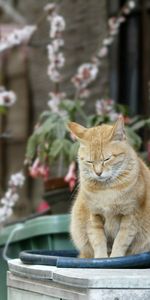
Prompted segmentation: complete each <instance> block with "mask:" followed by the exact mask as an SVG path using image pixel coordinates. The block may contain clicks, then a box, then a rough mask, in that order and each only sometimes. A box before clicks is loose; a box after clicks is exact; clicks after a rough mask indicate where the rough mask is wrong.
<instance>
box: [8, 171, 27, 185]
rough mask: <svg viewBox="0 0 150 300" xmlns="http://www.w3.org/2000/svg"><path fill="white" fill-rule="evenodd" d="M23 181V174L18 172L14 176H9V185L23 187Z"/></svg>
mask: <svg viewBox="0 0 150 300" xmlns="http://www.w3.org/2000/svg"><path fill="white" fill-rule="evenodd" d="M24 181H25V177H24V175H23V173H22V172H18V173H16V174H13V175H11V177H10V181H9V185H10V186H11V185H13V186H19V187H21V186H23V184H24Z"/></svg>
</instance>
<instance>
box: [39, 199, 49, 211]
mask: <svg viewBox="0 0 150 300" xmlns="http://www.w3.org/2000/svg"><path fill="white" fill-rule="evenodd" d="M49 208H50V206H49V204H48V202H47V201H46V200H42V201H41V202H40V203H39V205H38V207H37V209H36V211H37V212H38V213H41V212H44V211H45V210H47V209H49Z"/></svg>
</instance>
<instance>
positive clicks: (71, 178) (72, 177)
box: [64, 161, 76, 191]
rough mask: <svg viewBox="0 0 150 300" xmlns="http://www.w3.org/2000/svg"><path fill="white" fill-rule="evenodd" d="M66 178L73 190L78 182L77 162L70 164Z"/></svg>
mask: <svg viewBox="0 0 150 300" xmlns="http://www.w3.org/2000/svg"><path fill="white" fill-rule="evenodd" d="M64 180H65V181H66V182H68V183H69V187H70V190H71V191H72V190H73V188H74V187H75V184H76V164H75V162H74V161H73V162H72V163H71V164H70V165H69V169H68V172H67V174H66V176H65V178H64Z"/></svg>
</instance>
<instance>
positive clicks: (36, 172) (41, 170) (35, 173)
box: [29, 158, 50, 180]
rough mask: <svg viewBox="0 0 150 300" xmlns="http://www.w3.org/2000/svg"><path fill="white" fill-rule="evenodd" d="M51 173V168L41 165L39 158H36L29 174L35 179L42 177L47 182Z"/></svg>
mask: <svg viewBox="0 0 150 300" xmlns="http://www.w3.org/2000/svg"><path fill="white" fill-rule="evenodd" d="M49 173H50V170H49V167H48V166H47V165H45V164H41V162H40V160H39V158H36V159H35V161H34V163H33V165H32V166H31V167H29V174H30V176H31V177H33V178H37V177H42V178H43V179H44V180H47V179H48V177H49Z"/></svg>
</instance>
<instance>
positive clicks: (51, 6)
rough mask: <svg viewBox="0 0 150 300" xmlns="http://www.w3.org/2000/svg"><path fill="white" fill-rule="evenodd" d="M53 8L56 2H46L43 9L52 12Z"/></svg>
mask: <svg viewBox="0 0 150 300" xmlns="http://www.w3.org/2000/svg"><path fill="white" fill-rule="evenodd" d="M55 9H56V4H55V3H48V4H46V5H45V6H44V10H45V11H47V12H52V11H53V10H55Z"/></svg>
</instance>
